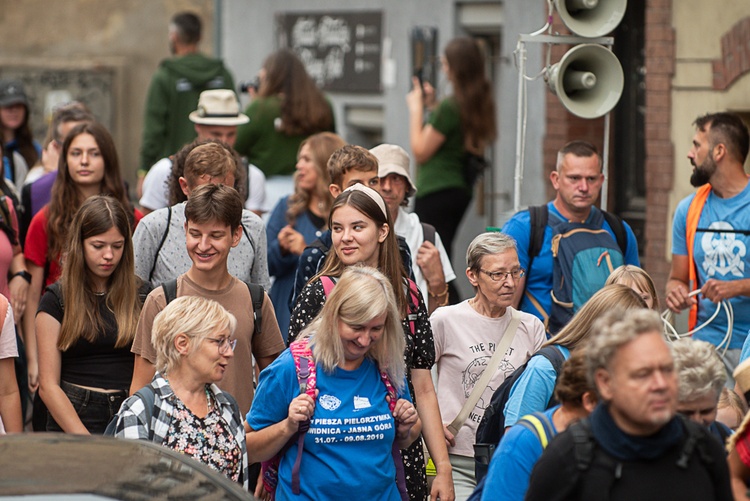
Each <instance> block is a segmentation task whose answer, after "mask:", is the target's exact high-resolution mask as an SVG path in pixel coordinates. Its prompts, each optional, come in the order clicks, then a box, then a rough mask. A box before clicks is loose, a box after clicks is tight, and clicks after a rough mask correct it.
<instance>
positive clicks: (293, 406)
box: [247, 266, 422, 501]
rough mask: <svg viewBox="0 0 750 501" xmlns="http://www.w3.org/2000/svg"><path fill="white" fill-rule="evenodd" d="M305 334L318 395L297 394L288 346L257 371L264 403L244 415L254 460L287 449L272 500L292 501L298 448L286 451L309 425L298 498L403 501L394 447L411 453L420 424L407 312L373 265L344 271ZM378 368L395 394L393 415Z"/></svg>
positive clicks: (295, 372) (300, 471)
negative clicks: (409, 374)
mask: <svg viewBox="0 0 750 501" xmlns="http://www.w3.org/2000/svg"><path fill="white" fill-rule="evenodd" d="M301 337H302V340H303V342H304V341H305V340H306V341H307V343H309V346H310V348H311V351H312V356H313V359H314V363H315V373H316V380H317V381H316V384H315V389H316V390H317V398H316V399H313V398H312V397H311V396H310V395H308V394H307V393H302V394H299V384H298V379H297V370H296V364H295V360H294V358H293V356H292V354H291V352H290V351H289V350H287V351H285V352H284V353H282V354H281V356H280V357H279V358H277V359H276V360H275V361H274V362H273V363H272V364H271V365H270V366H269V367H267V368H266V369H265V370H264V371H263V372H262V373H261V376H260V383H259V385H258V392H257V394H256V397H255V398H256V402H262V405H253V407H252V409H251V410H250V413H249V414H248V416H247V425H248V434H247V442H248V450H249V451H251V460H253V461H266V460H268V459H270V458H271V457H273V456H274V455H275V454H277V453H279V452H280V451H282V450H284V451H285V452H284V453H283V457H282V459H281V463H280V466H279V475H278V479H279V483H278V486H277V487H276V496H277V498H278V499H290V498H291V497H292V495H293V494H292V493H293V487H292V479H293V476H294V475H293V466H294V463H295V460H296V458H297V454H298V445H297V442H296V441H294V442H293V443H292V445H291V446H290V447H288V448H286V449H284V446H285V444H287V442H289V440H290V438H292V437H293V436H294V435H295V433H296V432H297V430H298V429H299V426H300V424H301V423H304V422H306V421H307V420H311V427H310V429H309V431H308V432H307V433H306V434H305V436H304V446H303V448H302V454H301V460H300V461H301V462H300V464H301V465H302V466H301V468H300V470H299V474H298V479H299V495H300V498H301V499H338V498H341V496H342V495H353V496H355V497H357V498H359V499H382V500H386V499H387V500H393V501H397V500H400V499H401V495H400V493H399V489H398V487H397V484H396V482H395V480H394V479H395V478H396V468H397V464H396V461H395V460H394V457H393V456H392V450H393V446H394V441H395V443H396V445H397V446H398V447H399V448H406V447H408V446H409V445H410V444H411V443H412V442H414V440H415V439H416V438H417V436H418V435H419V432H420V430H421V427H422V425H421V422H420V420H419V417H418V415H417V411H416V409H415V408H414V405H412V403H411V397H410V395H409V390H408V387H407V385H406V378H405V374H406V367H405V365H404V361H403V354H404V348H405V342H404V335H403V331H402V329H401V315H400V314H399V310H398V308H397V306H396V300H395V297H394V294H393V288H392V287H391V284H390V280H389V279H388V278H386V277H385V276H384V275H383V274H382V273H380V272H378V271H376V270H375V269H374V268H370V267H360V266H352V267H348V268H347V269H346V270H345V271H344V272H343V273H342V274H341V277H340V279H339V280H338V283H337V284H336V287H334V288H333V290H332V292H331V294H330V296H329V297H328V300H327V301H326V303H325V305H324V306H323V309H322V310H321V312H320V314H319V315H318V316H317V317H316V318H315V320H314V321H313V322H312V323H311V324H310V325H309V326H308V327H307V328H306V329H305V330H303V331H302V333H301ZM380 371H385V373H386V374H387V376H388V380H389V381H390V382H391V383H392V385H393V386H394V387H395V390H396V394H397V395H398V400H397V401H396V403H395V406H394V407H393V410H391V409H390V408H389V402H388V401H387V400H386V396H387V395H388V390H387V386H386V384H384V381H383V379H382V376H381V374H380ZM399 462H400V460H399ZM256 495H259V493H257V492H256Z"/></svg>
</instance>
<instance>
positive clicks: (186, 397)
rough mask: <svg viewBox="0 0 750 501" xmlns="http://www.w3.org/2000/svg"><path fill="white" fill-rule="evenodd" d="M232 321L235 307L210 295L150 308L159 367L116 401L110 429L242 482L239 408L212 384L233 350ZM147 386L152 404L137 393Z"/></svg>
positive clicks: (244, 461) (243, 462)
mask: <svg viewBox="0 0 750 501" xmlns="http://www.w3.org/2000/svg"><path fill="white" fill-rule="evenodd" d="M236 327H237V320H236V319H235V317H234V315H232V314H231V313H229V312H228V311H227V310H225V309H224V308H223V307H222V306H221V305H220V304H219V303H217V302H216V301H212V300H210V299H204V298H202V297H200V296H182V297H179V298H177V299H175V300H173V301H172V302H170V303H169V304H168V305H167V306H166V307H165V308H164V309H163V310H162V311H161V312H160V313H159V314H158V315H157V316H156V319H155V320H154V324H153V329H152V334H151V336H152V340H153V344H154V349H155V350H156V370H157V373H156V375H155V376H154V379H153V380H152V381H151V384H150V385H149V386H147V387H146V388H144V389H141V390H139V392H138V393H136V394H135V395H133V396H132V397H130V398H128V399H127V400H125V402H124V403H123V404H122V408H121V409H120V412H119V414H118V417H117V427H116V430H115V436H116V437H120V438H130V439H138V440H150V441H151V442H154V443H156V444H159V445H163V446H164V447H167V448H169V449H173V450H175V451H178V452H181V453H183V454H186V455H188V456H190V457H192V458H193V459H195V460H196V461H200V462H201V463H203V464H206V465H208V466H209V467H211V468H213V469H214V470H216V471H218V472H220V473H222V474H224V475H226V476H227V477H228V478H229V479H230V480H233V481H235V482H239V483H241V484H242V485H243V486H244V487H245V488H247V486H248V471H247V468H248V462H247V447H246V445H245V428H244V425H243V423H242V416H241V415H240V409H239V407H238V406H237V402H236V401H235V400H234V398H232V397H231V396H230V395H229V394H228V393H224V392H222V391H221V390H220V389H219V387H218V386H216V383H218V382H219V381H221V380H222V379H223V378H224V373H225V372H226V370H227V366H228V365H229V363H230V362H231V361H232V357H233V356H234V347H235V345H236V343H237V340H236V339H235V338H233V335H234V331H235V328H236ZM149 390H150V391H152V392H153V395H154V400H153V408H152V409H149V410H146V409H145V402H144V400H142V399H141V395H140V393H142V392H143V391H149ZM149 415H150V416H151V419H148V416H149Z"/></svg>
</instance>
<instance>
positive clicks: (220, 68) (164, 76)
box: [140, 53, 234, 170]
mask: <svg viewBox="0 0 750 501" xmlns="http://www.w3.org/2000/svg"><path fill="white" fill-rule="evenodd" d="M208 89H234V81H233V80H232V74H231V73H229V70H227V69H226V68H225V67H224V63H223V62H222V61H221V60H220V59H213V58H210V57H207V56H204V55H203V54H200V53H194V54H188V55H185V56H180V57H175V58H170V59H165V60H164V61H162V62H161V64H160V65H159V68H158V69H157V70H156V73H155V74H154V76H153V78H152V79H151V85H150V86H149V88H148V95H147V96H146V110H145V113H144V122H143V141H142V143H141V159H140V168H141V169H143V170H148V169H150V168H151V166H152V165H154V164H155V163H156V162H157V161H158V160H159V159H161V158H164V157H167V156H169V155H171V154H173V153H175V152H177V151H178V150H179V149H180V148H182V147H183V146H184V145H185V144H186V143H189V142H190V141H192V140H193V139H195V128H194V124H193V123H192V122H191V121H190V119H189V118H188V115H190V113H191V112H193V111H195V109H196V108H197V106H198V97H199V96H200V93H201V92H203V91H204V90H208Z"/></svg>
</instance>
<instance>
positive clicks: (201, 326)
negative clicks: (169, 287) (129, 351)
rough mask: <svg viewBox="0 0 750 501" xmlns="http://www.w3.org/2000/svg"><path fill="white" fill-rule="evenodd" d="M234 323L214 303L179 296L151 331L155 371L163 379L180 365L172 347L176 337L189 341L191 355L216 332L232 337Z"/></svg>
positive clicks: (169, 305) (230, 316)
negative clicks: (225, 333)
mask: <svg viewBox="0 0 750 501" xmlns="http://www.w3.org/2000/svg"><path fill="white" fill-rule="evenodd" d="M236 328H237V319H236V318H235V317H234V315H232V314H231V313H229V312H228V311H227V310H226V309H224V307H223V306H222V305H220V304H219V303H217V302H216V301H212V300H210V299H205V298H203V297H200V296H182V297H178V298H176V299H175V300H174V301H172V302H170V303H169V304H168V305H167V307H166V308H164V309H163V310H162V311H161V312H159V314H158V315H156V318H154V324H153V326H152V328H151V343H152V344H153V345H154V350H155V351H156V370H157V371H159V373H161V374H162V375H166V374H168V373H169V371H170V370H172V369H174V368H175V367H176V366H177V365H179V364H180V353H179V352H178V351H177V348H176V347H175V345H174V341H175V338H176V337H177V336H178V335H179V334H185V335H186V336H187V337H189V338H190V342H191V348H190V349H191V352H192V350H194V349H195V347H196V346H198V345H199V344H200V343H201V342H202V341H203V340H205V339H206V338H207V337H209V336H210V335H211V334H214V333H216V332H219V331H224V330H227V331H229V335H230V336H232V335H234V330H235V329H236Z"/></svg>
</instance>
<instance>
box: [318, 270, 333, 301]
mask: <svg viewBox="0 0 750 501" xmlns="http://www.w3.org/2000/svg"><path fill="white" fill-rule="evenodd" d="M320 282H321V283H322V284H323V292H324V293H325V295H326V297H328V296H329V295H330V294H331V291H332V290H333V288H334V287H335V286H336V281H335V280H334V279H333V278H331V277H329V276H327V275H321V277H320Z"/></svg>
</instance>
